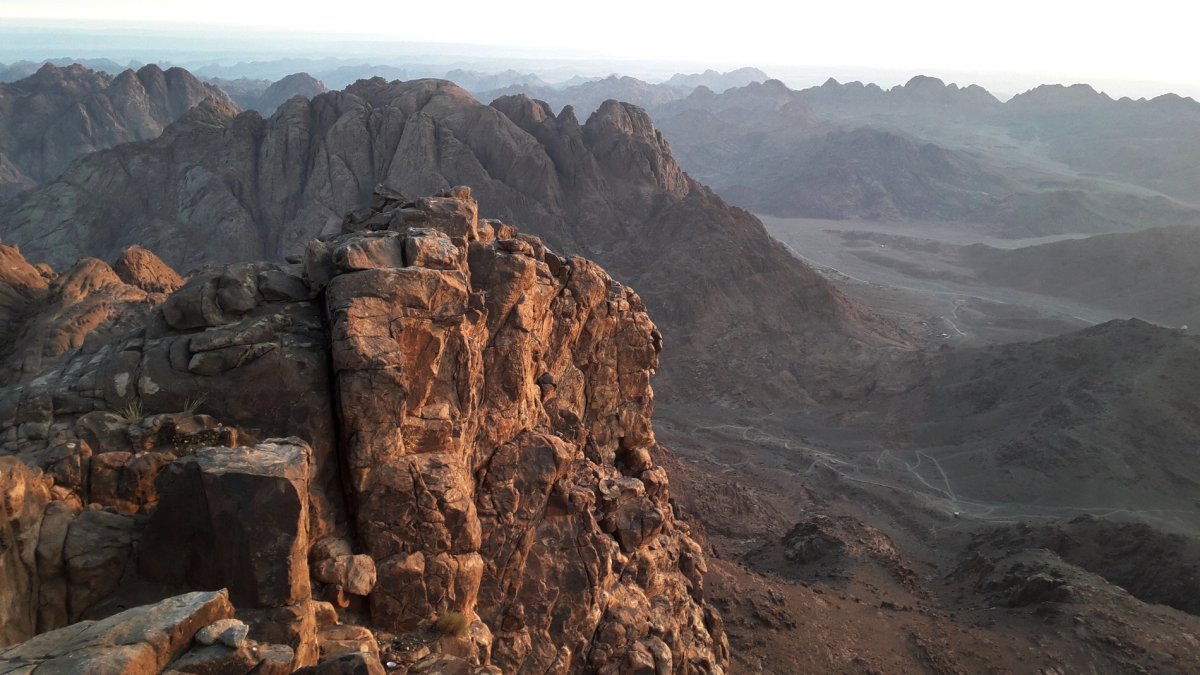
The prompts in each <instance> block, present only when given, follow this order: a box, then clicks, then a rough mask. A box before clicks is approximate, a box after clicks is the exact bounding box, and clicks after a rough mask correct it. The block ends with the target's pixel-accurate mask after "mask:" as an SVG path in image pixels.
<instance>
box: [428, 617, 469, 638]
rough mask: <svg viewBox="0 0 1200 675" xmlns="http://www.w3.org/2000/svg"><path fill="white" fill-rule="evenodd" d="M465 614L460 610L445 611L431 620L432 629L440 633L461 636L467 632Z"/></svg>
mask: <svg viewBox="0 0 1200 675" xmlns="http://www.w3.org/2000/svg"><path fill="white" fill-rule="evenodd" d="M468 623H469V622H468V621H467V615H466V614H463V613H462V612H446V613H445V614H443V615H441V616H439V617H438V618H437V621H434V622H433V629H434V630H436V631H437V632H439V633H441V634H442V635H453V636H454V637H459V638H460V637H463V636H464V635H466V634H467V625H468Z"/></svg>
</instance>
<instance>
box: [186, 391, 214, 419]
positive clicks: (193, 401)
mask: <svg viewBox="0 0 1200 675" xmlns="http://www.w3.org/2000/svg"><path fill="white" fill-rule="evenodd" d="M207 400H208V394H200V395H199V396H196V397H193V398H189V399H188V400H187V401H186V402H185V403H184V404H183V412H185V413H187V414H189V415H195V414H196V411H197V410H198V409H199V408H200V406H202V405H204V402H205V401H207Z"/></svg>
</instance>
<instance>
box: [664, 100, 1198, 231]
mask: <svg viewBox="0 0 1200 675" xmlns="http://www.w3.org/2000/svg"><path fill="white" fill-rule="evenodd" d="M651 112H652V113H653V114H654V116H655V121H656V123H657V124H658V126H659V128H661V129H662V130H663V133H664V134H665V135H666V136H667V138H668V139H670V140H671V143H672V146H673V147H674V148H675V151H676V153H677V154H678V157H679V160H680V163H681V165H682V166H683V168H684V169H685V170H686V171H688V173H689V174H690V175H692V176H695V177H696V178H697V179H699V180H702V181H703V182H705V183H706V184H708V185H711V186H712V187H713V188H714V189H715V190H716V191H717V192H718V193H720V194H721V195H722V196H724V197H725V198H727V199H729V200H730V201H732V202H734V203H736V204H738V205H740V206H743V207H745V208H749V209H752V210H754V211H757V212H760V213H766V214H770V215H774V216H781V217H804V218H831V219H869V220H917V221H929V220H934V221H943V222H952V223H960V224H961V223H966V224H968V226H973V227H977V228H978V229H980V230H982V231H984V232H986V233H987V234H990V235H993V236H1003V237H1028V236H1043V235H1050V234H1062V233H1085V234H1091V233H1100V232H1116V231H1125V230H1135V229H1140V228H1143V227H1150V226H1161V225H1173V224H1184V223H1200V203H1198V202H1197V199H1196V195H1197V194H1200V165H1197V164H1196V162H1195V161H1194V158H1195V157H1196V156H1200V105H1198V104H1196V102H1195V101H1192V100H1191V99H1185V98H1182V97H1178V96H1173V95H1172V96H1166V97H1159V98H1157V99H1154V100H1152V101H1144V100H1143V101H1130V100H1128V99H1122V100H1119V101H1114V100H1112V99H1111V98H1109V97H1108V96H1106V95H1104V94H1101V93H1099V92H1096V91H1095V90H1094V89H1092V88H1091V87H1089V86H1087V85H1074V86H1070V87H1064V86H1059V85H1047V86H1043V87H1038V88H1036V89H1034V90H1031V91H1029V92H1026V93H1024V94H1021V95H1020V96H1017V97H1015V98H1013V99H1011V100H1009V101H1007V102H1001V101H999V100H998V99H996V98H995V97H994V96H992V95H991V94H989V93H988V92H987V91H986V90H984V89H983V88H982V87H979V86H975V85H971V86H967V87H959V86H957V85H954V84H945V83H944V82H943V81H941V80H939V79H937V78H933V77H926V76H918V77H914V78H912V79H911V80H909V81H908V82H907V83H906V84H904V85H901V86H897V87H893V88H891V89H887V90H885V89H883V88H881V87H878V86H876V85H864V84H862V83H859V82H851V83H848V84H841V83H838V82H837V81H836V80H832V79H831V80H829V81H827V82H826V83H825V84H823V85H821V86H817V87H811V88H808V89H803V90H798V91H797V90H792V89H789V88H788V87H786V86H785V85H784V84H783V83H782V82H779V81H775V80H770V81H767V82H764V83H756V84H751V85H747V86H745V87H739V88H734V89H730V90H727V91H725V92H723V93H721V94H716V93H714V92H711V91H708V90H705V89H703V88H698V89H696V90H695V91H693V92H692V94H691V95H689V96H687V97H686V98H683V99H679V100H675V101H671V102H668V103H665V104H662V105H659V106H657V107H655V108H653V109H652V111H651Z"/></svg>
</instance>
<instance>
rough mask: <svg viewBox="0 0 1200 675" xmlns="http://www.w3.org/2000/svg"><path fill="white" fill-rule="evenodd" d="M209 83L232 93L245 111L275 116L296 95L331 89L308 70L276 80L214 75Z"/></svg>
mask: <svg viewBox="0 0 1200 675" xmlns="http://www.w3.org/2000/svg"><path fill="white" fill-rule="evenodd" d="M208 83H209V84H212V85H214V86H216V87H219V88H220V89H221V90H222V91H224V92H225V93H226V94H228V95H229V97H230V98H231V99H233V102H234V103H236V104H237V105H238V107H239V108H241V109H242V110H255V111H258V112H259V113H260V114H262V115H266V116H270V115H273V114H274V113H275V111H276V110H277V109H278V108H279V106H281V105H283V103H284V102H285V101H287V100H289V99H291V98H293V97H296V96H303V97H304V98H312V97H313V96H316V95H317V94H323V93H325V92H326V91H329V90H328V89H327V88H326V87H325V83H324V82H322V81H320V80H318V79H317V78H315V77H313V76H312V75H309V74H308V73H292V74H291V75H288V76H287V77H284V78H282V79H280V80H277V81H275V82H272V81H270V80H255V79H249V78H241V79H237V80H226V79H222V78H212V79H210V80H208Z"/></svg>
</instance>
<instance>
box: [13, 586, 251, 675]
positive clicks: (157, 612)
mask: <svg viewBox="0 0 1200 675" xmlns="http://www.w3.org/2000/svg"><path fill="white" fill-rule="evenodd" d="M231 616H233V606H232V605H231V604H230V603H229V596H228V594H227V593H226V592H225V591H223V590H220V591H212V592H197V593H187V594H184V595H179V596H175V597H171V598H167V599H166V600H163V601H161V602H159V603H156V604H153V605H147V606H144V607H135V608H133V609H128V610H125V611H123V612H121V613H119V614H115V615H113V616H110V617H108V618H107V619H103V620H101V621H83V622H80V623H78V624H74V625H71V626H68V627H66V628H59V629H58V630H54V631H50V632H48V633H42V634H41V635H38V636H36V637H33V638H31V639H29V640H27V641H26V642H23V643H21V644H18V645H16V646H13V647H9V648H7V649H0V672H3V673H10V672H18V673H26V672H33V671H34V670H35V669H36V670H38V671H42V672H56V673H129V674H130V675H141V674H143V673H144V674H146V675H150V674H152V673H159V672H162V671H163V670H164V668H165V667H166V666H167V664H168V663H170V662H171V661H173V660H175V659H176V658H177V657H178V656H179V655H180V654H182V653H183V652H184V651H185V650H186V649H187V648H188V646H189V644H190V643H191V641H192V636H193V635H195V633H196V631H198V630H200V629H201V628H202V627H204V626H206V625H208V624H211V623H212V622H213V621H216V620H217V619H222V618H229V617H231Z"/></svg>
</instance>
